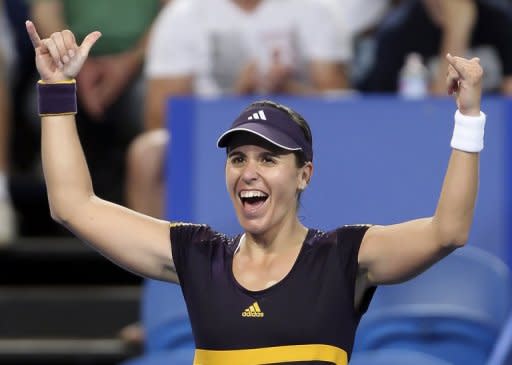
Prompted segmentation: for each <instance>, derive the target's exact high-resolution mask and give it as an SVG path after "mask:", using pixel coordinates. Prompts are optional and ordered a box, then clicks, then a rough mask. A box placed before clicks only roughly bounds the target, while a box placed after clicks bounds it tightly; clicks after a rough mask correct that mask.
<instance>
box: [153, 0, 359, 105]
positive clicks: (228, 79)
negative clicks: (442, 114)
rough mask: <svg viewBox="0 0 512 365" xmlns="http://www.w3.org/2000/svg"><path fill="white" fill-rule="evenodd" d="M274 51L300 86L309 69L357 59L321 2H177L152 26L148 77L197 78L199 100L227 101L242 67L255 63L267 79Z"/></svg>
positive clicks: (333, 15) (337, 19)
mask: <svg viewBox="0 0 512 365" xmlns="http://www.w3.org/2000/svg"><path fill="white" fill-rule="evenodd" d="M276 50H278V51H279V55H280V61H281V62H282V63H284V64H286V65H290V66H292V67H293V69H294V70H295V71H296V73H297V75H298V78H299V79H305V78H306V73H305V69H306V67H305V65H307V63H308V62H311V61H329V62H339V63H347V62H349V61H350V58H351V56H352V49H351V43H350V38H349V37H348V34H347V32H346V31H344V29H343V21H342V19H341V18H340V17H339V16H338V13H337V12H334V11H332V8H330V7H329V6H327V5H326V3H325V2H323V1H317V0H263V1H262V2H261V3H260V4H259V5H258V6H257V7H256V9H254V10H253V11H244V10H243V9H242V8H240V7H239V6H238V5H237V4H235V3H234V1H232V0H208V1H204V0H177V1H176V0H175V1H174V2H173V3H171V4H170V5H168V6H167V8H166V9H164V10H163V11H162V12H161V14H160V16H159V17H158V19H157V20H156V22H155V24H154V28H153V33H152V37H151V40H150V45H149V48H148V54H147V59H146V70H145V72H146V76H147V77H149V78H159V77H172V76H182V75H194V76H195V81H194V82H195V85H194V89H195V92H196V93H197V94H200V95H201V94H202V95H205V94H216V93H229V92H230V91H231V89H232V87H233V84H234V82H235V80H236V78H237V76H238V74H239V72H240V71H241V69H242V68H243V66H244V65H246V64H247V63H248V62H250V61H256V62H257V65H258V68H259V72H260V73H264V72H265V71H266V70H267V69H268V68H269V66H270V65H271V62H272V55H273V54H274V52H275V51H276Z"/></svg>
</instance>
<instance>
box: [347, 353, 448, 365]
mask: <svg viewBox="0 0 512 365" xmlns="http://www.w3.org/2000/svg"><path fill="white" fill-rule="evenodd" d="M349 365H454V364H451V363H449V362H447V361H445V360H442V359H439V358H437V357H434V356H431V355H428V354H424V353H421V352H416V351H410V350H400V349H384V350H374V351H364V352H356V353H353V354H352V358H351V359H350V362H349Z"/></svg>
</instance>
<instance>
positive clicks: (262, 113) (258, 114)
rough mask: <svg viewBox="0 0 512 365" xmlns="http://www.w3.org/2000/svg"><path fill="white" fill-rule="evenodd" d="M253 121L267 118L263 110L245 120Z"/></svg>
mask: <svg viewBox="0 0 512 365" xmlns="http://www.w3.org/2000/svg"><path fill="white" fill-rule="evenodd" d="M253 119H261V120H267V116H266V115H265V113H264V112H263V110H260V111H258V112H257V113H253V115H249V118H247V120H253Z"/></svg>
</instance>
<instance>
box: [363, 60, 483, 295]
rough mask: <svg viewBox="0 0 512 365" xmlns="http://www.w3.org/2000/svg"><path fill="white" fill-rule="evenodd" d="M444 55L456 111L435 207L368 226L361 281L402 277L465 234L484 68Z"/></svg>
mask: <svg viewBox="0 0 512 365" xmlns="http://www.w3.org/2000/svg"><path fill="white" fill-rule="evenodd" d="M447 61H448V63H449V66H448V76H447V86H448V92H449V93H450V94H455V97H456V101H457V106H458V109H459V112H460V113H461V114H458V115H457V116H456V126H455V130H454V138H453V139H452V147H453V150H452V153H451V157H450V161H449V163H448V169H447V171H446V175H445V178H444V183H443V186H442V190H441V195H440V197H439V201H438V204H437V208H436V211H435V213H434V215H433V216H432V217H429V218H423V219H417V220H413V221H408V222H405V223H401V224H396V225H390V226H374V227H371V228H370V229H369V230H368V232H367V234H366V235H365V237H364V239H363V242H362V244H361V248H360V251H359V266H360V278H361V279H364V280H362V281H360V283H361V282H363V283H364V286H366V287H367V286H368V285H376V284H386V283H396V282H400V281H404V280H407V279H409V278H411V277H413V276H415V275H417V274H419V273H420V272H422V271H423V270H425V269H426V268H428V267H429V266H430V265H432V264H433V263H435V262H436V261H438V260H440V259H441V258H442V257H444V256H446V255H447V254H449V253H450V252H451V251H453V250H454V249H456V248H458V247H461V246H463V245H464V244H465V243H466V241H467V239H468V235H469V230H470V226H471V223H472V219H473V210H474V206H475V199H476V194H477V188H478V161H479V153H478V151H479V150H480V149H481V147H482V146H483V145H482V142H483V124H484V123H485V116H484V115H483V114H480V99H481V80H482V74H483V71H482V68H481V67H480V64H479V60H478V59H477V58H474V59H472V60H466V59H464V58H460V57H452V56H450V55H447ZM463 125H464V126H463ZM461 128H464V131H462V134H461ZM468 151H471V152H468Z"/></svg>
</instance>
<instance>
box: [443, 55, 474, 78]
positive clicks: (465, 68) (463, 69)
mask: <svg viewBox="0 0 512 365" xmlns="http://www.w3.org/2000/svg"><path fill="white" fill-rule="evenodd" d="M446 60H447V61H448V63H449V66H451V67H453V69H454V70H455V72H456V73H457V74H458V77H459V78H460V79H462V80H464V81H465V82H467V83H469V84H477V83H479V82H480V81H481V80H482V76H483V69H482V66H480V59H479V58H478V57H474V58H472V59H471V60H468V59H465V58H462V57H454V56H452V55H451V54H449V53H448V54H447V55H446Z"/></svg>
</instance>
